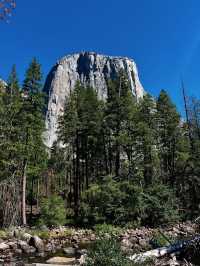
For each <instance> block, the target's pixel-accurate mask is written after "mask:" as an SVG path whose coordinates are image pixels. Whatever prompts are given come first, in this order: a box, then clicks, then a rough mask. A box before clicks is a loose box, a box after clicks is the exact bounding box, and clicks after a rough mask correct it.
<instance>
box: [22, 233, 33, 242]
mask: <svg viewBox="0 0 200 266" xmlns="http://www.w3.org/2000/svg"><path fill="white" fill-rule="evenodd" d="M31 237H32V235H30V234H28V233H24V234H22V235H21V239H22V240H24V241H26V242H29V241H30V239H31Z"/></svg>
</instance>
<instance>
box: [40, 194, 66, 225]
mask: <svg viewBox="0 0 200 266" xmlns="http://www.w3.org/2000/svg"><path fill="white" fill-rule="evenodd" d="M65 222H66V209H65V206H64V201H63V199H62V198H61V197H59V196H56V195H53V196H51V197H49V198H48V199H46V198H45V199H43V200H42V203H41V223H43V224H45V225H47V226H52V225H55V226H58V225H64V224H65Z"/></svg>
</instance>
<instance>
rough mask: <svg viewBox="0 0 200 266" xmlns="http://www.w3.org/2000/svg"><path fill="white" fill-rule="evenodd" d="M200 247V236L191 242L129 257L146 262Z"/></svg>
mask: <svg viewBox="0 0 200 266" xmlns="http://www.w3.org/2000/svg"><path fill="white" fill-rule="evenodd" d="M197 246H200V235H198V236H195V237H194V238H192V239H190V240H183V241H179V242H176V243H175V244H173V245H170V246H166V247H161V248H157V249H153V250H149V251H146V252H143V253H139V254H134V255H132V256H130V257H129V259H130V260H132V261H134V262H145V261H146V260H147V259H151V258H160V257H163V256H165V255H170V254H172V253H173V254H177V253H180V252H183V251H185V250H186V249H187V248H191V247H197Z"/></svg>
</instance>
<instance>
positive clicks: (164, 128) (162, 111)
mask: <svg viewBox="0 0 200 266" xmlns="http://www.w3.org/2000/svg"><path fill="white" fill-rule="evenodd" d="M179 128H180V116H179V114H178V113H177V111H176V107H175V105H174V104H173V103H172V102H171V100H170V98H169V96H168V95H167V93H166V92H165V91H164V90H162V91H161V92H160V95H159V97H158V99H157V132H158V135H157V140H158V142H157V148H158V154H159V158H160V169H161V177H162V178H163V180H164V181H165V182H169V181H170V182H171V184H173V182H174V178H175V177H174V174H175V162H176V144H177V143H178V131H179Z"/></svg>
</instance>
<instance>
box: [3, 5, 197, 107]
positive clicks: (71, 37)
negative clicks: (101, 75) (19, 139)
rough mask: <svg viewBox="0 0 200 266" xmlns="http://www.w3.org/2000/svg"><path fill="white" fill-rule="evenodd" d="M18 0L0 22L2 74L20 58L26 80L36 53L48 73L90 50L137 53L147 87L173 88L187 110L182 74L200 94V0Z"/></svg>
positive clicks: (153, 90)
mask: <svg viewBox="0 0 200 266" xmlns="http://www.w3.org/2000/svg"><path fill="white" fill-rule="evenodd" d="M16 2H17V8H16V10H15V12H14V15H13V17H12V18H11V21H10V23H9V24H7V23H4V22H0V33H1V40H0V47H1V49H0V76H1V77H2V78H4V79H6V78H7V76H8V74H9V71H10V68H11V66H12V64H14V63H15V64H16V65H17V70H18V74H19V76H20V79H21V80H22V79H23V75H24V71H25V69H26V67H27V65H28V63H29V62H30V60H31V59H32V57H33V56H36V57H37V58H38V59H39V61H40V62H41V64H42V66H43V73H44V77H45V76H46V74H47V72H48V71H49V70H50V68H51V67H52V65H53V64H54V63H55V62H56V60H57V59H59V58H60V57H62V56H64V55H66V54H69V53H73V52H79V51H84V50H86V51H96V52H99V53H103V54H108V55H120V56H128V57H131V58H133V59H134V60H135V61H136V64H137V66H138V69H139V75H140V79H141V82H142V84H143V86H144V88H145V89H146V91H148V92H150V93H152V94H153V95H154V96H157V95H158V93H159V91H160V90H161V89H166V90H167V91H168V92H169V94H170V95H171V97H172V99H173V101H174V102H175V103H176V104H177V106H178V109H179V110H180V111H181V110H182V109H183V103H182V96H181V90H180V81H181V77H182V78H183V80H184V82H185V85H186V88H187V92H188V94H192V95H195V96H197V97H200V15H199V14H200V1H199V0H73V1H69V0H57V1H53V0H50V1H49V0H28V1H27V0H16ZM54 2H55V3H54Z"/></svg>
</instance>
